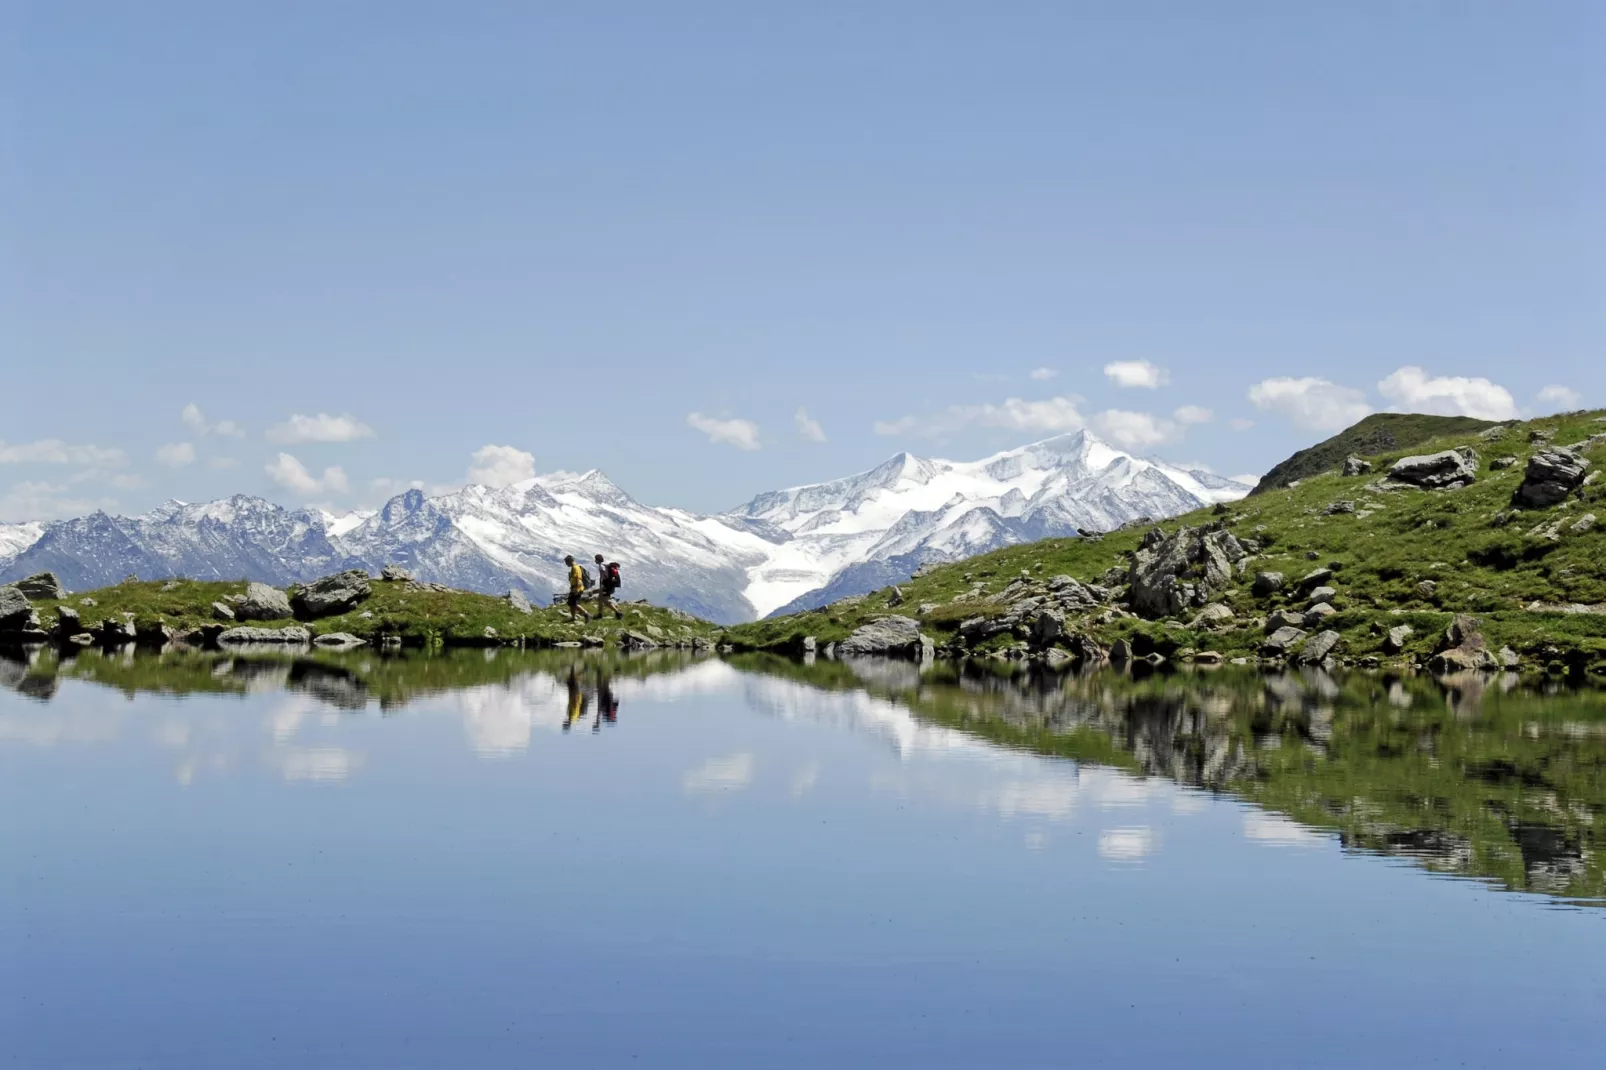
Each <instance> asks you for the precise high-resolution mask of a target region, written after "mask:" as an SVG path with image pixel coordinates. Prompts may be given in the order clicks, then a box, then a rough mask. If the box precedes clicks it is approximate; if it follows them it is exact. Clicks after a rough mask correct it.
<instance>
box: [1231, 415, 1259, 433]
mask: <svg viewBox="0 0 1606 1070" xmlns="http://www.w3.org/2000/svg"><path fill="white" fill-rule="evenodd" d="M1227 426H1228V427H1230V428H1232V429H1233V430H1234V431H1247V430H1249V429H1250V428H1251V427H1254V426H1255V421H1253V420H1246V419H1244V418H1243V417H1242V416H1234V417H1233V418H1232V419H1230V420H1228V421H1227Z"/></svg>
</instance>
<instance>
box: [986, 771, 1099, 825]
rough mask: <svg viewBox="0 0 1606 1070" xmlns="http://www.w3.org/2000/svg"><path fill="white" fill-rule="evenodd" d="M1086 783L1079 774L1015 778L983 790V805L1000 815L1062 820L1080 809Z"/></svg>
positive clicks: (987, 809)
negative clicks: (1082, 781)
mask: <svg viewBox="0 0 1606 1070" xmlns="http://www.w3.org/2000/svg"><path fill="white" fill-rule="evenodd" d="M1081 793H1082V785H1081V784H1080V783H1078V782H1077V779H1076V777H1075V775H1074V774H1073V775H1071V776H1067V777H1052V778H1044V779H1042V780H1011V781H1009V782H1008V783H1005V784H1001V785H999V786H998V787H996V788H990V789H986V790H984V791H983V792H982V796H981V799H980V800H979V801H980V804H981V808H982V809H983V810H986V811H992V812H994V813H997V814H998V816H999V817H1015V816H1017V815H1024V816H1028V817H1046V818H1050V819H1056V820H1057V819H1062V818H1066V817H1069V816H1070V815H1071V811H1073V810H1075V809H1076V802H1077V799H1078V797H1079V796H1080V795H1081Z"/></svg>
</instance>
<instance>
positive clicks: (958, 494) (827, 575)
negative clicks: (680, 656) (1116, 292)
mask: <svg viewBox="0 0 1606 1070" xmlns="http://www.w3.org/2000/svg"><path fill="white" fill-rule="evenodd" d="M1248 491H1249V487H1248V486H1246V485H1244V484H1241V483H1234V482H1233V481H1231V480H1228V479H1222V478H1221V477H1220V476H1216V475H1212V474H1210V473H1208V472H1201V471H1189V470H1185V469H1182V468H1178V467H1176V466H1174V465H1170V464H1167V463H1165V462H1164V461H1158V460H1143V459H1139V458H1136V457H1133V456H1131V455H1130V454H1127V453H1123V452H1121V451H1120V450H1118V449H1116V448H1114V447H1113V446H1110V445H1108V444H1107V443H1105V442H1103V441H1101V440H1099V439H1098V438H1095V437H1094V436H1093V435H1091V434H1089V433H1088V432H1086V431H1078V432H1076V433H1074V434H1068V435H1060V436H1058V437H1056V438H1051V439H1048V440H1046V441H1043V442H1037V443H1033V444H1032V445H1030V446H1022V447H1021V448H1019V449H1014V450H1007V451H1005V452H1003V453H999V454H995V455H993V456H991V457H987V458H984V459H982V460H980V461H972V462H956V461H942V460H933V459H927V458H922V457H915V456H912V455H911V454H907V453H900V454H898V456H896V457H894V458H892V459H891V460H889V461H887V462H886V463H884V464H882V465H880V466H878V467H876V468H873V469H871V470H870V471H868V472H864V473H862V474H860V475H857V476H850V477H848V478H847V479H839V480H835V481H833V482H830V483H815V484H811V485H809V486H805V487H793V488H791V489H789V490H782V491H774V492H771V493H769V494H761V495H759V496H758V497H757V498H754V499H753V500H752V501H750V502H748V503H747V504H746V505H744V506H742V507H741V508H739V509H737V510H734V511H733V513H732V514H731V515H733V516H737V517H741V518H743V519H749V520H761V521H763V522H765V523H767V524H770V525H773V526H774V527H776V528H779V529H780V530H782V531H785V532H786V533H788V534H789V535H791V536H792V537H791V538H790V539H788V540H787V541H786V542H784V543H781V544H779V545H778V546H776V547H775V549H774V551H773V552H772V553H771V555H770V559H769V560H768V561H767V562H766V563H765V564H764V565H763V566H761V567H760V568H759V569H757V570H755V571H754V573H753V575H752V581H751V582H750V583H749V585H748V588H747V590H746V592H745V593H746V595H747V598H748V601H749V602H751V603H752V604H753V606H754V608H755V609H756V610H757V612H758V613H759V614H760V615H767V614H769V613H771V612H775V611H785V612H792V611H795V610H799V609H806V608H809V607H812V606H818V605H824V604H825V603H827V602H830V601H833V600H835V599H837V598H841V597H843V596H845V595H849V594H859V593H863V592H866V591H871V590H875V589H876V588H878V587H882V586H885V585H886V584H888V583H895V582H897V581H899V580H901V579H904V578H907V577H908V575H909V573H910V572H912V571H913V570H914V569H915V568H918V567H919V566H920V565H922V564H925V563H926V562H929V561H954V560H958V559H960V558H963V557H969V556H971V555H973V554H978V553H984V552H986V551H988V550H996V549H998V548H999V547H1001V546H1009V545H1012V544H1014V543H1019V542H1029V541H1032V540H1035V539H1041V538H1046V537H1049V536H1063V535H1074V534H1075V533H1076V529H1077V528H1079V527H1080V528H1084V529H1087V530H1090V531H1108V530H1110V529H1112V528H1116V527H1119V526H1121V525H1122V524H1125V523H1127V522H1128V521H1131V520H1136V519H1138V518H1139V517H1144V516H1148V517H1156V518H1159V517H1167V516H1175V515H1177V514H1178V513H1185V512H1188V511H1190V510H1193V509H1197V508H1199V507H1200V506H1202V505H1209V504H1211V503H1213V502H1219V501H1233V500H1236V499H1238V498H1241V497H1243V496H1244V495H1245V494H1247V493H1248Z"/></svg>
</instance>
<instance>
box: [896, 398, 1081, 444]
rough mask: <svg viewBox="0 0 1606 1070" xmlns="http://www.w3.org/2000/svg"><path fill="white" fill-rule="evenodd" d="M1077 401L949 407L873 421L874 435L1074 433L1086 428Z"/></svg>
mask: <svg viewBox="0 0 1606 1070" xmlns="http://www.w3.org/2000/svg"><path fill="white" fill-rule="evenodd" d="M1080 401H1081V399H1080V398H1075V397H1068V396H1063V397H1052V398H1047V399H1045V400H1043V401H1026V400H1024V399H1022V398H1007V399H1005V400H1004V401H1003V402H1002V403H1000V404H997V405H994V404H992V403H990V402H986V403H983V404H980V405H950V406H948V407H947V408H946V409H943V410H941V411H939V412H937V413H935V414H933V415H931V416H929V417H915V416H904V417H902V418H900V419H897V420H877V421H876V422H875V424H874V428H875V433H876V434H878V435H904V434H910V433H913V434H920V435H933V436H934V435H948V434H953V433H955V432H957V431H963V430H965V429H967V428H971V427H990V428H1000V429H1003V430H1006V431H1025V432H1031V433H1034V434H1036V433H1047V434H1057V433H1060V432H1063V431H1076V430H1078V429H1080V428H1082V427H1085V426H1086V425H1087V421H1086V420H1084V419H1083V418H1082V414H1081V413H1080V412H1078V411H1077V408H1076V406H1077V405H1078V404H1079V403H1080Z"/></svg>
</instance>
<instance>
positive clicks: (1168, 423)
mask: <svg viewBox="0 0 1606 1070" xmlns="http://www.w3.org/2000/svg"><path fill="white" fill-rule="evenodd" d="M1212 418H1213V414H1212V413H1211V411H1210V410H1209V409H1206V408H1203V407H1201V406H1198V405H1183V406H1182V407H1181V408H1179V409H1177V410H1176V411H1175V412H1173V413H1172V414H1171V416H1170V417H1169V418H1167V417H1163V416H1155V415H1154V414H1152V413H1147V412H1128V411H1126V410H1124V409H1106V410H1105V411H1104V412H1101V413H1099V414H1098V415H1096V416H1094V417H1093V426H1094V427H1096V428H1097V429H1098V431H1099V433H1100V434H1102V435H1104V437H1106V438H1108V439H1109V440H1110V441H1111V442H1114V443H1115V444H1116V445H1118V446H1125V447H1126V448H1127V449H1148V448H1151V447H1153V446H1160V445H1164V444H1165V443H1167V442H1178V441H1180V440H1181V439H1182V437H1183V436H1184V435H1186V434H1187V433H1188V428H1189V427H1191V426H1193V425H1194V424H1203V423H1209V422H1210V420H1211V419H1212Z"/></svg>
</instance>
